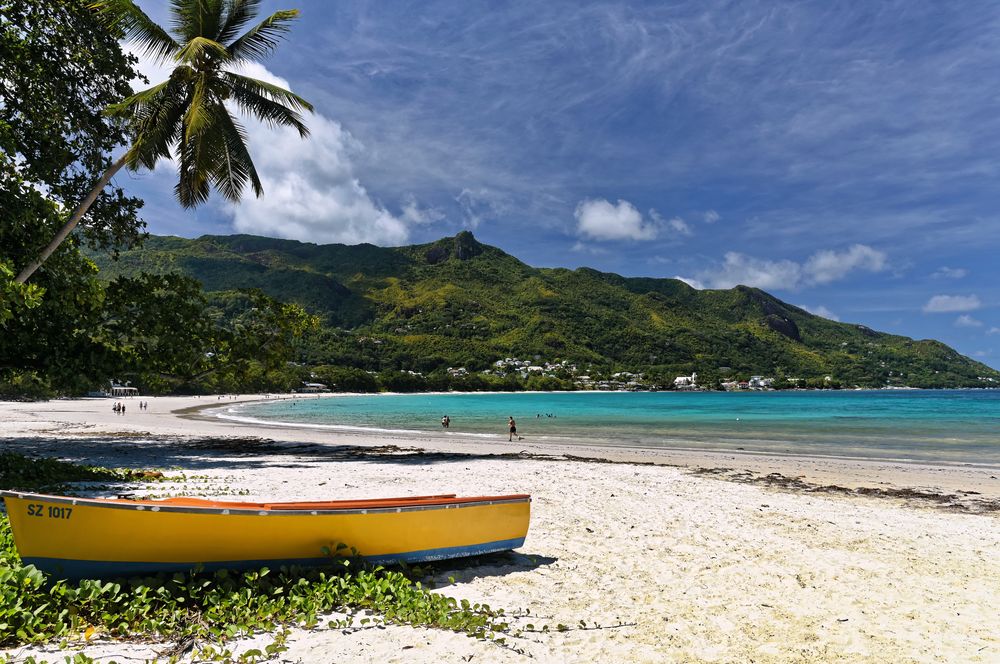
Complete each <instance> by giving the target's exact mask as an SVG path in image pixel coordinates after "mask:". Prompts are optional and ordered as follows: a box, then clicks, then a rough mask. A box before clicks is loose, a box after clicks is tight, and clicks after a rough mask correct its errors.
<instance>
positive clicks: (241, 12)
mask: <svg viewBox="0 0 1000 664" xmlns="http://www.w3.org/2000/svg"><path fill="white" fill-rule="evenodd" d="M260 4H261V0H226V2H225V6H224V8H223V12H224V14H225V18H224V19H223V21H222V27H221V28H220V29H219V34H218V36H217V37H216V38H215V40H216V41H217V42H220V43H222V44H225V43H226V42H228V41H229V40H230V39H232V38H233V37H235V36H236V35H237V33H239V31H240V30H242V29H243V26H245V25H246V24H247V23H249V22H250V21H251V20H252V19H253V17H254V16H256V15H257V12H259V11H260Z"/></svg>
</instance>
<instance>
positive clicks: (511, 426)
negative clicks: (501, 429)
mask: <svg viewBox="0 0 1000 664" xmlns="http://www.w3.org/2000/svg"><path fill="white" fill-rule="evenodd" d="M507 433H508V434H510V435H508V436H507V442H508V443H509V442H511V441H512V440H514V436H517V424H516V423H515V422H514V416H513V415H511V416H510V417H508V418H507ZM517 439H518V440H521V437H520V436H517Z"/></svg>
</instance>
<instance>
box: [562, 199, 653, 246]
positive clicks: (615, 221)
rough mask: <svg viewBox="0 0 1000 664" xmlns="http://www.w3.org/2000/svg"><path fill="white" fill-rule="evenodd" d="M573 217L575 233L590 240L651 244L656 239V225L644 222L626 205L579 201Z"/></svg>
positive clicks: (624, 203)
mask: <svg viewBox="0 0 1000 664" xmlns="http://www.w3.org/2000/svg"><path fill="white" fill-rule="evenodd" d="M574 216H575V217H576V222H577V232H578V233H579V234H580V235H582V236H584V237H587V238H590V239H593V240H652V239H653V238H655V237H656V235H657V228H656V225H654V224H652V223H650V222H648V221H646V220H645V219H644V218H643V216H642V213H641V212H639V210H637V209H636V207H635V206H634V205H632V204H631V203H629V202H628V201H623V200H619V201H618V203H616V204H612V203H610V202H609V201H607V200H605V199H603V198H600V199H593V200H592V199H587V200H583V201H580V204H579V205H577V206H576V212H575V213H574Z"/></svg>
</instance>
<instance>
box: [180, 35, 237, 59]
mask: <svg viewBox="0 0 1000 664" xmlns="http://www.w3.org/2000/svg"><path fill="white" fill-rule="evenodd" d="M202 57H205V58H214V59H216V60H228V59H229V52H228V51H227V50H226V47H225V46H223V45H222V44H220V43H219V42H217V41H214V40H212V39H209V38H208V37H195V38H194V39H190V40H188V42H187V43H186V44H184V46H183V47H181V49H180V50H179V51H177V54H176V55H175V56H174V58H175V59H176V60H177V61H178V62H185V63H188V64H193V63H195V62H196V61H197V60H198V59H199V58H202Z"/></svg>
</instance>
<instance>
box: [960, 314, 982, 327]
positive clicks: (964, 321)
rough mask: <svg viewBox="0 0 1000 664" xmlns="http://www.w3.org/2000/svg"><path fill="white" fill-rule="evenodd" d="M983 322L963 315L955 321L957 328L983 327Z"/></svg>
mask: <svg viewBox="0 0 1000 664" xmlns="http://www.w3.org/2000/svg"><path fill="white" fill-rule="evenodd" d="M982 326H983V321H981V320H976V319H975V318H973V317H972V316H970V315H969V314H962V315H961V316H959V317H958V318H956V319H955V327H982Z"/></svg>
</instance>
